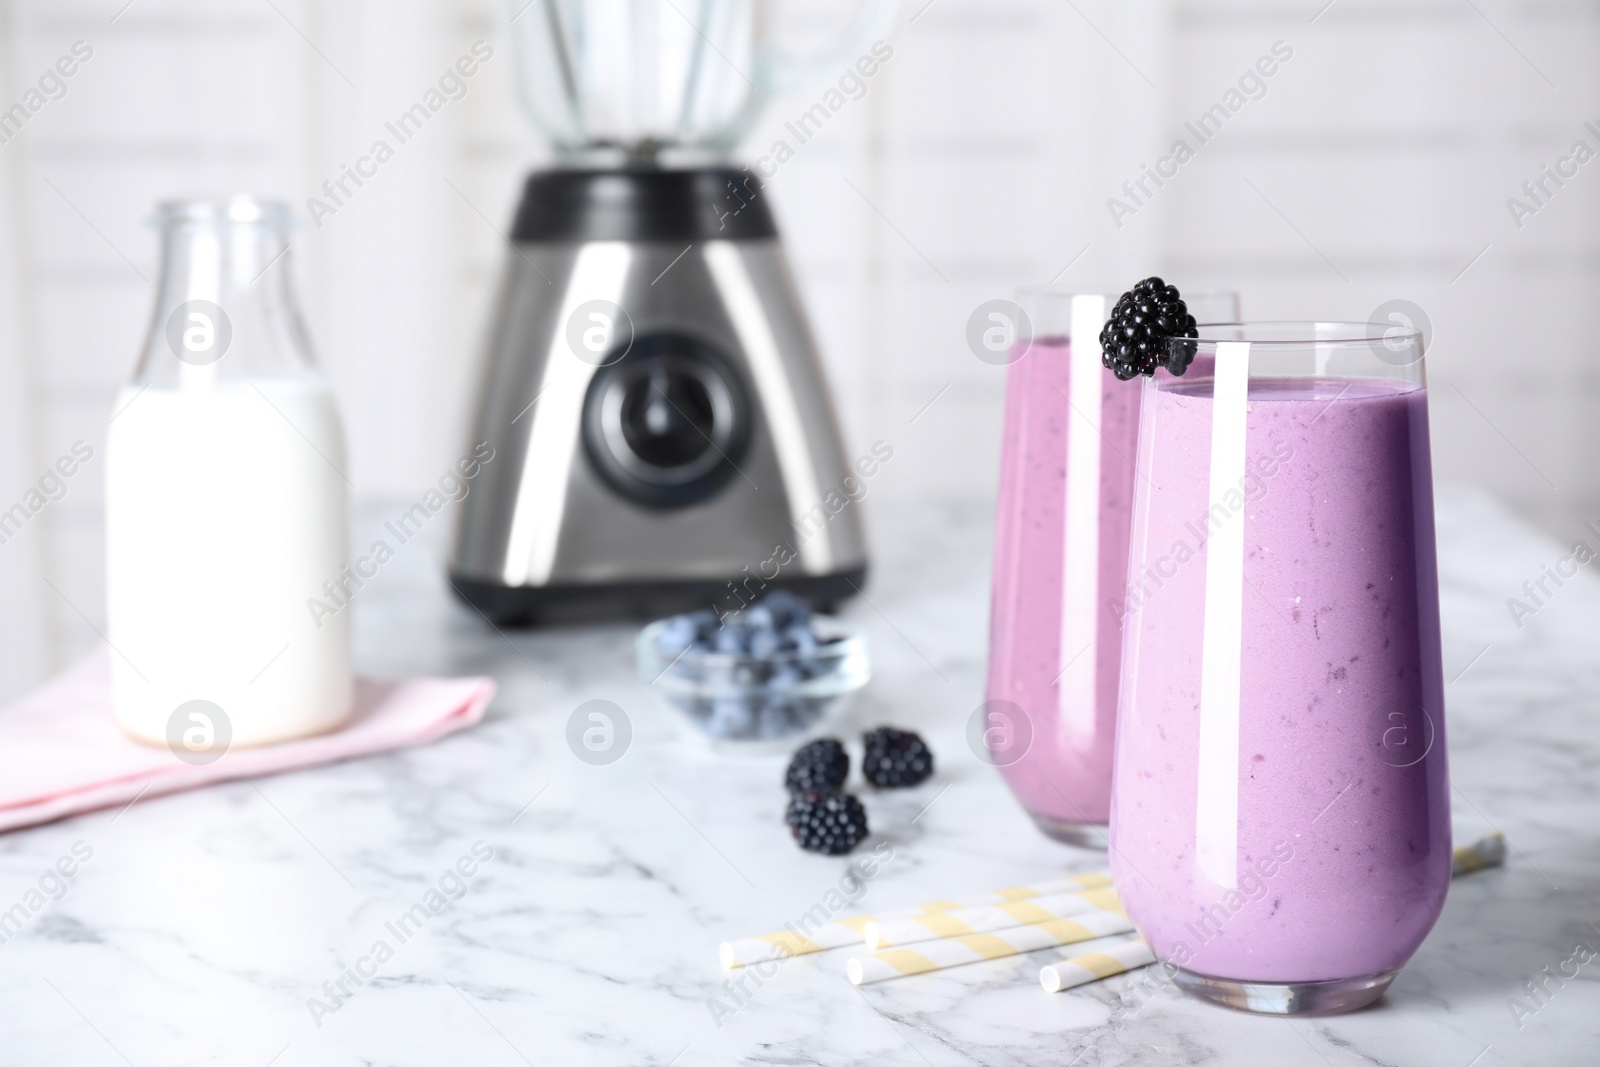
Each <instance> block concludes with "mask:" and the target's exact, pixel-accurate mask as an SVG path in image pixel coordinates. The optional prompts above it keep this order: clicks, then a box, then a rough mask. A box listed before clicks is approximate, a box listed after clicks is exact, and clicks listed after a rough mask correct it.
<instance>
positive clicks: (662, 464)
mask: <svg viewBox="0 0 1600 1067" xmlns="http://www.w3.org/2000/svg"><path fill="white" fill-rule="evenodd" d="M512 242H513V246H514V247H513V250H512V251H511V252H510V253H509V254H508V256H507V261H506V270H505V276H504V280H503V283H502V287H501V291H500V294H499V299H498V305H497V307H496V310H495V312H494V317H493V320H492V321H493V325H492V330H491V336H490V339H489V345H488V353H487V364H486V367H485V377H484V382H483V389H482V394H481V397H480V400H479V405H478V415H477V430H476V434H477V437H476V438H475V440H474V442H473V443H474V444H477V443H479V442H486V443H487V444H488V445H490V446H491V447H492V448H493V449H494V452H493V456H494V458H493V460H492V461H491V462H489V463H487V464H485V465H484V466H483V469H482V472H481V474H480V475H479V477H478V479H477V480H476V482H475V484H474V486H473V489H472V492H471V493H470V494H469V495H468V496H467V498H466V500H465V501H464V502H463V506H462V511H461V516H460V524H459V528H458V535H457V540H456V545H455V548H454V551H453V553H452V557H451V563H450V574H451V580H452V584H453V585H454V586H455V588H456V590H457V592H458V593H459V594H460V595H461V596H462V597H464V598H465V599H466V600H468V601H469V602H471V603H472V604H474V605H475V606H477V607H478V608H479V609H480V610H482V611H483V612H484V613H485V614H486V615H487V616H489V617H490V618H491V619H492V620H494V621H496V622H501V623H519V624H520V623H532V622H538V621H542V620H547V619H557V618H565V617H572V616H580V615H601V614H616V613H632V614H649V613H659V612H663V611H667V610H675V609H677V608H679V607H687V606H711V607H717V608H718V609H719V610H722V611H730V610H735V609H737V608H738V607H739V606H741V605H742V604H743V603H746V602H748V601H750V600H751V599H754V598H756V597H758V596H759V595H760V594H761V593H762V592H763V591H765V590H766V589H768V588H772V587H777V586H783V587H786V588H790V589H793V590H795V591H797V592H800V593H802V594H803V595H807V596H809V597H810V598H811V599H813V600H815V601H820V602H831V601H835V600H838V599H842V598H844V597H847V596H850V595H853V594H854V592H855V591H856V588H857V587H858V586H859V585H860V584H861V582H862V581H863V580H864V576H865V569H866V551H865V543H864V538H863V534H862V528H861V522H860V505H859V503H858V501H859V498H860V496H861V495H863V492H864V484H865V483H864V481H863V475H864V473H865V471H866V469H867V466H868V465H870V466H873V467H875V466H876V464H877V462H878V461H879V460H881V459H882V458H883V457H872V456H870V455H869V456H865V457H862V459H861V460H858V461H857V463H856V464H854V465H853V464H852V463H851V461H850V460H849V459H848V458H847V457H846V454H845V452H844V449H843V446H842V444H841V441H840V436H839V431H838V427H837V424H836V422H835V418H834V414H833V410H832V405H831V403H830V402H829V398H828V394H827V389H826V386H825V384H824V381H823V376H822V370H821V366H820V363H819V360H818V357H817V352H816V347H815V343H814V341H813V340H812V336H811V332H810V328H809V326H808V325H807V322H806V319H805V316H804V313H803V311H802V309H801V307H800V302H799V297H798V294H797V292H796V290H795V286H794V281H793V279H792V278H791V276H790V273H789V270H788V267H787V265H786V263H785V260H784V256H783V252H782V249H781V246H780V245H779V243H778V237H777V230H776V227H775V225H774V224H773V221H772V216H771V213H770V211H769V210H768V208H767V204H766V200H765V197H764V194H763V192H762V190H761V188H760V186H759V184H758V183H757V182H756V181H755V180H754V179H753V178H751V176H750V175H749V173H748V172H746V171H738V170H732V169H721V168H707V169H697V170H661V169H657V168H654V167H643V168H636V169H619V170H552V171H543V172H539V173H536V174H534V175H533V176H532V177H530V178H529V180H528V184H527V188H526V190H525V193H524V197H523V201H522V206H521V209H520V210H519V213H518V218H517V223H516V226H515V228H514V230H513V233H512Z"/></svg>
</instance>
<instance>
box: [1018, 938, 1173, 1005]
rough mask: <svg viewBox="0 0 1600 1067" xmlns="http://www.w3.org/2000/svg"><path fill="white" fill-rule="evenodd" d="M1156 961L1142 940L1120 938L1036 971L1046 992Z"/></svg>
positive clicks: (1083, 983)
mask: <svg viewBox="0 0 1600 1067" xmlns="http://www.w3.org/2000/svg"><path fill="white" fill-rule="evenodd" d="M1155 961H1156V954H1155V953H1154V952H1151V951H1150V946H1149V945H1147V944H1145V943H1144V942H1143V941H1138V940H1134V941H1123V942H1121V943H1120V944H1116V945H1107V946H1106V947H1105V948H1104V949H1102V950H1101V951H1099V952H1086V953H1084V954H1082V955H1080V956H1074V957H1072V958H1071V959H1070V960H1062V961H1061V962H1060V963H1052V964H1049V965H1047V966H1046V967H1044V968H1043V969H1042V970H1040V971H1039V984H1040V985H1042V986H1044V991H1045V992H1046V993H1059V992H1061V991H1062V990H1063V989H1071V988H1072V987H1073V986H1080V985H1087V984H1088V983H1089V982H1098V981H1099V980H1100V979H1102V978H1110V977H1111V976H1112V975H1114V974H1122V973H1123V972H1124V971H1131V970H1134V969H1136V968H1139V967H1146V966H1149V965H1150V964H1152V963H1154V962H1155Z"/></svg>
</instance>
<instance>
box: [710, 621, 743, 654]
mask: <svg viewBox="0 0 1600 1067" xmlns="http://www.w3.org/2000/svg"><path fill="white" fill-rule="evenodd" d="M712 647H713V648H715V649H716V650H717V651H718V652H728V653H734V654H742V653H745V652H748V651H750V631H749V628H748V627H747V626H745V625H744V623H742V622H740V621H739V620H738V619H729V620H728V621H727V622H726V623H724V624H723V627H722V629H720V630H718V631H717V633H716V636H715V637H714V638H713V640H712Z"/></svg>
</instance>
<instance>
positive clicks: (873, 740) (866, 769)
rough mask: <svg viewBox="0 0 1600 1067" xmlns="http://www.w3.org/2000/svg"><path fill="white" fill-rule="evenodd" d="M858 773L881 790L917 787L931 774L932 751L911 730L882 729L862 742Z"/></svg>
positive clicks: (875, 731) (874, 731)
mask: <svg viewBox="0 0 1600 1067" xmlns="http://www.w3.org/2000/svg"><path fill="white" fill-rule="evenodd" d="M861 744H862V748H863V749H864V751H863V752H862V755H861V773H862V775H863V776H865V778H866V779H867V781H869V782H871V783H872V784H873V785H875V786H877V787H878V788H880V789H900V788H904V787H906V786H913V785H917V784H918V783H919V782H922V781H925V780H926V779H927V777H928V776H929V775H930V774H932V773H933V751H932V750H931V749H929V748H928V744H927V742H926V741H924V740H922V738H920V737H918V736H917V735H916V734H914V733H912V732H911V731H910V730H897V729H895V728H894V727H893V726H884V727H881V728H879V729H877V730H873V731H872V732H871V733H868V734H865V735H863V736H862V738H861Z"/></svg>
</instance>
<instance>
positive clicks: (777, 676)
mask: <svg viewBox="0 0 1600 1067" xmlns="http://www.w3.org/2000/svg"><path fill="white" fill-rule="evenodd" d="M805 677H806V676H805V672H804V671H802V670H801V668H800V664H798V663H780V664H778V665H777V666H775V667H773V668H772V675H771V677H769V678H768V679H767V685H769V686H771V687H772V688H774V689H792V688H794V687H795V686H797V685H799V684H800V683H801V682H803V681H805Z"/></svg>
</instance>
